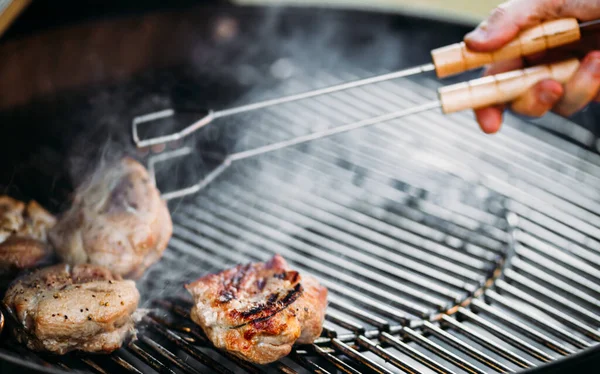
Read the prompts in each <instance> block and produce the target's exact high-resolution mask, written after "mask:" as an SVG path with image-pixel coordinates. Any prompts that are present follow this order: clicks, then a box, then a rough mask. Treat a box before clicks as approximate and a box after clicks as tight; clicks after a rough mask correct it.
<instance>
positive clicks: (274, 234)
mask: <svg viewBox="0 0 600 374" xmlns="http://www.w3.org/2000/svg"><path fill="white" fill-rule="evenodd" d="M203 205H204V207H205V211H206V209H211V208H212V207H211V206H210V205H211V204H210V203H208V202H207V204H203ZM238 207H239V206H238ZM221 210H222V209H221ZM221 213H223V212H222V211H221ZM214 219H215V218H213V222H214ZM244 221H245V220H244ZM239 223H240V224H244V223H243V222H239ZM252 223H253V224H254V223H256V222H252ZM219 226H220V227H223V228H225V227H227V226H229V225H227V224H224V222H219ZM264 229H265V230H267V231H268V233H267V235H265V236H267V237H269V236H270V237H272V238H273V237H277V236H281V233H280V232H277V230H272V229H270V228H266V227H265V228H264ZM257 240H258V242H257V243H261V242H264V241H265V239H264V237H261V236H258V237H257ZM261 244H263V245H265V244H264V243H261ZM296 244H298V246H300V245H301V246H302V247H305V246H306V245H305V244H304V243H296ZM275 251H276V252H280V253H282V254H283V253H285V255H286V256H288V257H289V259H290V260H292V261H296V259H295V257H296V258H298V262H299V263H303V262H304V263H305V264H306V265H309V264H310V265H311V267H312V268H314V269H319V268H322V269H323V272H324V273H325V274H327V273H330V274H335V275H336V276H338V279H342V280H344V281H345V282H346V283H349V284H357V285H360V287H361V288H363V289H368V290H372V291H373V292H375V293H376V294H381V295H382V297H384V298H388V297H391V298H392V299H394V300H397V301H400V299H398V298H397V297H396V296H394V295H391V294H389V293H382V291H381V290H377V289H373V286H372V285H371V284H367V283H364V282H360V281H358V280H352V279H346V277H347V276H343V275H342V273H338V272H337V271H335V270H332V269H331V267H328V266H323V265H322V264H319V263H317V262H314V261H308V260H307V259H306V257H305V256H299V255H298V254H294V252H291V251H289V250H287V249H285V248H282V247H277V249H275ZM307 251H310V252H307V253H310V254H311V255H314V254H315V252H316V251H321V250H320V249H318V248H314V247H309V248H307ZM340 254H343V252H340ZM346 255H352V253H351V251H348V253H346ZM362 256H363V257H364V255H362ZM355 257H357V256H355ZM305 259H306V260H305ZM340 262H341V260H339V257H338V264H340ZM341 263H342V264H344V266H346V265H349V264H347V263H346V262H343V261H342V262H341ZM333 264H335V262H333ZM334 266H335V265H334ZM348 267H350V266H348ZM350 268H351V267H350ZM359 270H360V269H359ZM358 274H360V275H361V276H365V277H368V275H369V274H368V272H366V271H365V270H362V271H360V272H359V273H358ZM319 278H323V277H319ZM324 281H326V282H327V280H324ZM333 287H337V288H339V285H333ZM421 312H426V310H421Z"/></svg>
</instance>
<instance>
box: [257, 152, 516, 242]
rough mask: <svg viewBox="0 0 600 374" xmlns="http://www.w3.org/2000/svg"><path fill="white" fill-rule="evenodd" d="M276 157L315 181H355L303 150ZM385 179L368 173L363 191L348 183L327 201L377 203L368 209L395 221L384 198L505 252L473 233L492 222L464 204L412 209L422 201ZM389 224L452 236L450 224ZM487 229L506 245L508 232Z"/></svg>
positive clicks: (432, 235) (425, 203) (424, 233)
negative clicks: (461, 229) (383, 206)
mask: <svg viewBox="0 0 600 374" xmlns="http://www.w3.org/2000/svg"><path fill="white" fill-rule="evenodd" d="M288 153H289V156H288ZM276 158H278V160H279V161H280V162H281V163H288V164H293V166H294V169H299V171H300V174H303V173H306V172H310V173H311V174H312V173H315V174H316V175H315V177H314V178H313V180H314V179H315V178H319V179H321V178H322V177H327V179H332V178H333V179H335V180H339V182H343V181H347V180H348V179H351V178H352V176H345V177H344V176H341V175H338V174H339V169H334V168H332V167H331V165H329V164H327V167H325V164H323V160H321V159H317V158H313V157H310V156H307V155H306V154H303V153H300V152H299V151H297V150H294V149H288V150H286V152H282V155H281V156H280V157H276ZM298 158H303V159H307V160H308V161H310V163H315V164H319V165H323V166H324V167H323V168H319V169H315V168H313V167H308V166H306V165H305V164H303V163H299V162H297V161H296V160H297V159H298ZM263 162H265V163H266V164H267V165H268V167H269V168H274V169H275V170H277V172H280V170H284V169H283V168H282V167H281V166H277V163H274V162H269V160H267V159H265V160H263ZM313 166H314V165H313ZM321 169H322V170H321ZM403 176H404V175H403ZM382 178H383V177H382ZM385 178H386V181H380V180H379V179H381V178H378V172H377V171H376V170H370V171H369V173H368V174H364V175H361V177H360V180H361V184H362V185H363V188H359V187H354V186H352V185H349V184H348V183H340V184H339V185H338V187H339V188H341V189H342V190H343V191H344V193H345V194H344V195H339V194H331V193H329V194H327V192H328V191H324V193H325V194H326V196H327V198H328V199H331V200H336V199H338V200H339V199H340V198H343V196H345V195H346V194H348V199H351V200H346V201H348V202H349V201H351V202H352V203H356V200H359V201H364V202H365V203H367V202H369V203H370V201H371V200H373V202H372V203H370V204H368V205H366V206H368V208H369V209H375V211H376V212H378V213H379V215H380V214H384V215H385V216H386V218H388V219H391V218H393V215H394V211H388V210H382V209H381V208H379V206H381V203H382V202H383V201H381V200H380V199H385V201H386V202H389V203H392V202H393V203H395V204H396V207H394V210H396V209H400V210H399V211H401V212H406V216H408V217H419V216H423V215H424V214H431V215H432V216H436V217H437V218H440V219H443V220H444V222H445V223H446V224H456V225H459V226H461V227H464V228H466V229H469V230H471V232H469V233H467V232H465V233H464V235H462V237H463V238H464V239H480V240H482V243H483V245H484V246H485V245H488V246H487V248H491V249H493V250H494V251H496V252H500V251H502V249H501V248H500V247H499V243H497V242H495V243H494V244H493V245H491V246H489V244H490V243H491V241H490V239H491V238H485V239H484V238H481V237H480V234H479V235H478V234H477V233H473V232H472V230H476V229H477V228H478V227H480V226H481V225H482V224H484V223H485V222H486V221H489V219H486V220H484V221H483V222H481V221H477V220H475V219H474V218H472V217H471V216H472V215H471V214H468V213H469V207H468V206H466V205H463V204H460V203H456V202H454V203H453V206H452V207H457V208H458V209H452V210H448V209H447V207H441V206H437V205H434V204H431V203H429V202H428V201H426V200H420V201H419V204H418V208H419V209H418V210H417V209H414V208H411V207H410V206H408V205H401V203H405V204H406V203H410V202H411V201H418V199H416V198H415V196H414V195H409V194H407V193H406V192H404V191H401V190H398V189H395V188H393V187H391V186H389V185H388V184H386V183H389V181H390V180H394V176H393V175H386V176H385ZM332 183H333V181H332ZM371 184H373V185H372V188H370V191H369V192H370V194H368V195H365V193H364V188H365V187H369V186H371ZM375 196H378V197H377V198H376V199H373V197H375ZM452 207H451V208H452ZM480 213H481V211H480ZM465 214H468V215H465ZM399 218H400V217H399ZM480 218H481V217H480ZM496 219H497V218H496ZM389 222H390V223H391V224H393V225H394V226H396V227H400V228H403V229H405V230H408V231H412V232H415V233H417V234H419V235H420V236H423V237H427V238H436V237H438V238H439V237H443V235H448V234H450V232H448V231H447V229H448V227H447V226H446V225H444V226H441V227H440V226H439V225H435V224H434V225H433V226H435V227H436V229H432V228H431V227H429V226H430V225H429V224H428V225H423V224H419V223H418V222H415V221H412V220H410V221H407V220H405V219H404V218H400V219H392V220H390V221H389ZM486 229H487V230H489V233H490V234H492V235H493V236H494V237H495V238H496V239H499V240H500V241H502V242H506V233H505V232H503V231H498V230H497V229H496V228H495V227H493V226H487V227H486ZM438 230H439V231H438ZM492 240H493V239H492ZM493 241H494V240H493Z"/></svg>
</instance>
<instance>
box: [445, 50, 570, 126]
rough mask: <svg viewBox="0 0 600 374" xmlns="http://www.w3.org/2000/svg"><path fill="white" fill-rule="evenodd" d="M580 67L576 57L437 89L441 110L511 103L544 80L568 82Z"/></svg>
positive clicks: (447, 111)
mask: <svg viewBox="0 0 600 374" xmlns="http://www.w3.org/2000/svg"><path fill="white" fill-rule="evenodd" d="M578 68H579V60H577V59H575V58H573V59H569V60H566V61H563V62H558V63H555V64H549V65H539V66H534V67H531V68H527V69H522V70H514V71H509V72H506V73H501V74H497V75H490V76H487V77H483V78H479V79H474V80H472V81H469V82H463V83H458V84H453V85H451V86H446V87H443V88H441V89H439V91H438V93H439V97H440V102H441V104H442V111H443V112H444V113H446V114H447V113H453V112H458V111H461V110H465V109H479V108H484V107H487V106H490V105H496V104H504V103H508V102H511V101H513V100H515V99H516V98H518V97H519V96H521V95H522V94H524V93H525V92H526V91H527V90H528V89H529V88H531V87H532V86H534V85H535V84H536V83H538V82H540V81H542V80H544V79H553V80H556V81H558V82H560V83H566V82H567V81H568V80H569V79H571V77H572V76H573V74H575V72H576V71H577V69H578Z"/></svg>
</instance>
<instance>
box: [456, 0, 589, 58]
mask: <svg viewBox="0 0 600 374" xmlns="http://www.w3.org/2000/svg"><path fill="white" fill-rule="evenodd" d="M560 17H576V18H578V19H579V20H592V19H595V18H598V17H600V0H587V1H565V0H511V1H508V2H506V3H504V4H501V5H499V6H498V7H497V8H496V9H494V10H493V11H492V13H491V15H490V16H489V17H488V19H486V20H485V21H483V22H482V23H481V24H479V26H478V27H477V28H476V29H475V30H473V31H472V32H470V33H469V34H467V35H466V36H465V43H466V45H467V47H468V48H469V49H472V50H473V51H477V52H491V51H494V50H496V49H498V48H500V47H502V46H504V45H505V44H506V43H508V42H509V41H511V40H513V39H514V38H515V37H516V36H517V35H518V34H519V32H521V31H522V30H524V29H527V28H530V27H532V26H535V25H537V24H539V23H540V22H542V21H545V20H549V19H555V18H560Z"/></svg>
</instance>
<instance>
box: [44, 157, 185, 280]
mask: <svg viewBox="0 0 600 374" xmlns="http://www.w3.org/2000/svg"><path fill="white" fill-rule="evenodd" d="M172 232H173V224H172V221H171V215H170V214H169V210H168V208H167V204H166V202H165V201H163V200H162V199H161V197H160V192H159V191H158V189H157V188H156V186H155V185H154V183H153V182H152V180H151V178H150V177H149V175H148V171H147V170H146V169H145V168H144V167H143V166H142V165H141V164H139V163H138V162H137V161H135V160H133V159H131V158H124V159H122V160H121V161H120V162H118V163H117V164H116V165H115V164H113V165H109V166H107V167H104V168H103V169H101V170H100V171H99V172H97V173H95V174H94V175H93V176H92V178H91V179H90V180H88V182H87V183H85V184H83V185H82V186H81V187H79V188H78V189H77V191H76V193H75V198H74V201H73V205H72V206H71V208H70V209H69V210H68V211H67V212H66V213H65V214H64V215H63V216H62V217H61V218H60V219H59V221H58V223H57V224H56V226H55V227H54V229H53V230H51V232H50V241H51V243H52V244H53V245H54V246H55V247H56V251H57V253H58V255H59V256H60V257H61V259H62V260H63V261H64V262H65V263H69V264H73V265H74V264H84V263H90V264H95V265H100V266H104V267H106V268H108V269H110V270H111V271H112V272H113V273H115V274H118V275H121V276H123V277H126V278H139V277H140V276H142V274H143V273H144V271H145V270H146V269H147V268H148V267H149V266H150V265H152V264H153V263H155V262H156V261H158V260H159V259H160V257H161V256H162V253H163V251H164V250H165V248H166V247H167V244H168V242H169V239H170V238H171V234H172Z"/></svg>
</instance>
